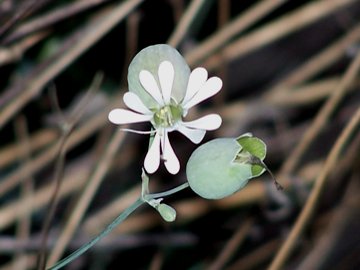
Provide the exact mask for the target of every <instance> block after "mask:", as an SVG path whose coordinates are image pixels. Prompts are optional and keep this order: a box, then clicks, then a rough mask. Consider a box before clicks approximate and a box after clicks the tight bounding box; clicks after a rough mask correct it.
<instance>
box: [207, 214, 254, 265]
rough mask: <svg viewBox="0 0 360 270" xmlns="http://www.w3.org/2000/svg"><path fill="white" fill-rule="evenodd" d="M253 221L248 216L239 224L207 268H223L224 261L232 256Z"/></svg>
mask: <svg viewBox="0 0 360 270" xmlns="http://www.w3.org/2000/svg"><path fill="white" fill-rule="evenodd" d="M253 223H254V220H253V219H251V218H249V217H247V218H245V221H244V223H243V224H241V225H240V226H239V228H238V229H237V230H236V232H235V233H234V234H233V235H232V236H231V238H230V240H229V241H228V242H227V243H226V246H225V247H224V248H223V250H222V251H221V252H220V254H219V255H218V256H217V257H216V258H215V260H214V261H213V262H212V264H211V265H210V266H209V268H208V269H209V270H217V269H224V267H225V265H226V263H227V262H228V261H229V259H230V258H231V257H232V256H233V254H234V253H235V251H236V249H238V248H239V246H240V245H241V243H242V242H243V241H244V240H245V237H246V236H247V235H248V233H249V230H250V229H251V226H252V225H253Z"/></svg>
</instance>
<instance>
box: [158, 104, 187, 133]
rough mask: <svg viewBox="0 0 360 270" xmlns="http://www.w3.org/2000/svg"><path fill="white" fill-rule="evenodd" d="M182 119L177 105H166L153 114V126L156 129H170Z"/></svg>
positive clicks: (180, 110) (180, 109)
mask: <svg viewBox="0 0 360 270" xmlns="http://www.w3.org/2000/svg"><path fill="white" fill-rule="evenodd" d="M181 117H182V108H181V106H178V105H172V104H171V105H166V106H164V107H161V108H160V109H158V110H156V111H155V113H154V118H153V121H154V124H155V126H157V127H165V128H166V127H172V126H174V125H175V124H176V123H177V122H178V121H180V120H181Z"/></svg>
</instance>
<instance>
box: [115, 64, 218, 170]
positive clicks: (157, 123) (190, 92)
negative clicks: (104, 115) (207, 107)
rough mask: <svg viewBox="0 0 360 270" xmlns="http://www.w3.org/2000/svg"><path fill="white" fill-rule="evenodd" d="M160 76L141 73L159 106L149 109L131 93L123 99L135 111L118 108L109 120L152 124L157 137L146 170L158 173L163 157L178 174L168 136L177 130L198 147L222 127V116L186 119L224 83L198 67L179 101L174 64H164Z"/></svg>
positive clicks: (147, 158) (153, 142) (168, 167)
mask: <svg viewBox="0 0 360 270" xmlns="http://www.w3.org/2000/svg"><path fill="white" fill-rule="evenodd" d="M157 73H158V74H155V75H154V74H152V73H151V72H149V71H148V70H141V71H140V73H139V80H140V83H141V85H142V87H143V88H144V89H145V91H146V92H147V93H148V94H149V95H150V96H151V97H152V98H153V99H154V101H156V107H152V108H148V107H147V106H145V105H144V103H143V102H142V101H141V99H140V97H139V96H138V95H136V94H135V93H133V92H127V93H125V95H124V97H123V100H124V103H125V104H126V106H127V107H129V109H131V111H130V110H125V109H114V110H112V111H111V112H110V113H109V120H110V122H112V123H114V124H118V125H121V124H129V123H139V122H150V123H151V124H152V126H153V127H154V133H155V136H154V138H153V141H152V144H151V146H150V148H149V150H148V153H147V154H146V157H145V161H144V167H145V169H146V171H147V172H148V173H154V172H155V171H156V170H157V169H158V168H159V165H160V159H161V158H162V159H163V160H164V164H165V167H166V169H167V170H168V171H169V172H170V173H172V174H176V173H178V172H179V170H180V163H179V160H178V158H177V157H176V155H175V153H174V150H173V148H172V146H171V144H170V141H169V136H168V133H169V132H172V131H175V130H176V131H178V132H180V133H182V134H183V135H185V136H186V137H187V138H189V139H190V140H191V141H192V142H193V143H196V144H197V143H200V142H201V140H202V139H203V138H204V136H205V133H206V131H207V130H215V129H217V128H219V127H220V125H221V121H222V120H221V117H220V116H219V115H218V114H209V115H206V116H204V117H201V118H199V119H197V120H194V121H189V122H186V121H184V120H183V118H184V117H185V116H186V115H187V112H188V110H189V109H190V108H191V107H193V106H195V105H197V104H198V103H200V102H202V101H203V100H205V99H207V98H209V97H211V96H213V95H215V94H216V93H218V92H219V91H220V89H221V87H222V81H221V79H220V78H218V77H211V78H209V79H208V73H207V71H206V69H204V68H201V67H199V68H196V69H194V70H193V71H192V72H191V74H190V76H189V80H188V83H187V88H186V92H185V96H184V97H183V99H182V100H176V98H174V97H173V96H172V88H173V82H174V77H175V71H174V67H173V64H172V63H171V62H170V61H167V60H165V61H162V62H161V63H160V65H159V68H158V72H157Z"/></svg>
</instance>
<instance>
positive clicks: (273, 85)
mask: <svg viewBox="0 0 360 270" xmlns="http://www.w3.org/2000/svg"><path fill="white" fill-rule="evenodd" d="M359 14H360V1H359V0H314V1H310V0H309V1H298V0H288V1H286V0H259V1H235V0H207V1H206V0H192V1H185V0H147V1H146V0H124V1H115V0H78V1H75V0H74V1H66V0H18V1H14V0H0V128H1V142H0V269H1V270H5V269H19V270H21V269H36V268H37V266H36V265H37V258H38V257H40V258H42V261H43V262H44V260H43V259H44V258H45V257H47V261H48V265H49V266H50V265H53V264H54V263H55V262H56V261H58V260H59V259H61V258H63V257H64V256H66V255H67V254H70V253H71V252H72V251H74V250H75V249H77V248H79V247H80V246H81V245H82V244H84V243H86V242H87V241H89V240H90V239H91V238H92V237H94V236H95V235H97V234H98V233H99V232H100V231H102V230H103V229H104V228H105V226H106V225H107V224H109V223H110V222H111V221H112V220H113V219H114V218H115V217H116V216H117V215H118V214H119V213H121V212H122V211H123V210H124V209H125V208H126V207H127V206H129V205H130V204H131V203H132V202H133V201H135V200H136V199H137V197H138V196H139V194H140V184H141V166H142V163H143V160H144V156H145V153H146V149H147V144H148V138H147V136H143V135H134V134H127V133H124V132H122V131H119V130H118V129H117V127H116V126H114V125H113V124H111V123H110V122H108V120H107V114H108V112H109V111H110V110H111V109H113V108H116V107H123V106H124V104H123V102H122V96H123V94H124V93H125V92H126V91H127V79H126V77H127V67H128V65H129V63H130V61H131V59H132V58H133V57H134V55H135V54H136V53H137V52H138V51H139V50H141V49H142V48H145V47H147V46H149V45H154V44H160V43H168V44H170V45H172V46H173V47H175V48H177V49H178V50H179V52H180V53H181V54H182V55H183V56H184V57H185V59H186V61H187V62H188V64H189V66H190V67H191V69H194V68H196V67H198V66H202V67H205V68H207V69H208V71H209V74H210V75H211V76H219V77H220V78H221V79H222V80H223V82H224V86H223V89H222V91H221V92H220V93H219V94H218V95H217V96H215V97H214V98H212V99H210V100H209V101H206V102H204V103H203V104H202V105H201V106H199V107H197V109H196V110H192V111H191V114H190V115H189V116H188V119H195V118H196V117H198V116H202V115H205V114H207V113H208V112H217V113H219V114H220V115H221V116H222V117H223V125H222V126H221V128H220V129H219V130H217V131H214V132H208V133H207V135H206V137H205V139H204V141H203V142H202V143H204V142H206V141H208V140H210V139H212V138H216V137H237V136H239V135H241V134H243V133H245V132H251V133H253V134H254V135H255V136H257V137H259V138H261V139H262V140H263V141H264V142H265V143H266V144H267V146H268V155H267V157H266V159H265V162H266V164H267V166H268V167H269V168H270V169H271V170H272V172H273V173H274V174H275V176H276V178H277V180H278V181H279V182H280V183H281V184H282V185H283V186H284V190H283V191H278V190H277V189H276V187H275V186H274V184H273V181H272V179H271V177H270V175H269V174H264V175H262V176H261V177H259V178H256V179H253V180H251V181H250V182H249V184H248V185H247V186H246V187H245V188H244V189H242V190H241V191H239V192H237V193H236V194H234V195H232V196H230V197H228V198H225V199H222V200H217V201H211V200H205V199H202V198H200V197H198V196H196V194H194V193H193V192H192V191H191V190H189V189H186V190H184V191H181V192H179V193H177V194H175V195H172V196H170V197H168V198H166V200H165V202H166V203H167V204H169V205H171V206H173V207H174V208H175V209H176V210H177V219H176V221H175V222H173V223H166V222H165V221H163V220H162V219H161V217H160V216H159V214H158V213H157V212H156V211H154V209H152V208H150V207H148V206H145V207H142V208H141V209H139V210H137V211H136V212H135V213H134V214H132V215H131V216H130V217H129V218H128V219H127V220H126V221H125V222H124V223H123V224H121V225H120V226H118V227H117V228H116V229H114V230H113V232H112V233H111V235H109V236H107V237H106V238H105V239H103V240H102V241H101V242H99V243H98V244H97V245H95V246H94V247H93V248H91V249H90V250H89V251H88V252H87V253H85V254H84V255H82V256H81V257H79V258H78V259H76V260H75V261H73V262H72V263H71V264H69V265H68V266H67V267H66V269H93V270H95V269H96V270H98V269H99V270H101V269H154V270H155V269H193V270H195V269H213V270H215V269H229V270H230V269H231V270H235V269H241V270H243V269H273V270H274V269H306V270H308V269H359V267H360V258H359V256H358V255H359V252H360V234H359V228H360V218H359V216H360V215H359V205H360V204H359V196H358V194H359V191H360V188H359V178H360V177H359V174H360V166H359V161H360V160H359V158H360V155H359V153H360V151H359V150H360V147H359V146H360V133H359V118H360V117H359V107H360V106H359V105H360V91H359V87H360V77H359V74H360V72H359V67H360V56H359V48H360V47H359V46H360V43H359V41H360V21H359ZM131 127H133V128H137V129H142V130H148V129H149V128H150V127H149V126H148V125H146V124H138V125H136V126H131ZM170 136H171V141H172V145H173V147H174V150H175V152H176V154H177V155H178V157H179V159H180V163H181V168H182V170H181V171H180V173H179V174H178V175H176V176H173V175H170V174H169V173H168V172H167V171H166V169H165V168H164V166H163V165H161V167H160V170H159V171H158V172H157V173H156V174H154V175H151V176H150V182H151V185H150V189H151V191H152V192H160V191H164V190H168V189H170V188H173V187H175V186H177V185H180V184H181V183H184V182H185V181H186V175H185V167H186V162H187V160H188V158H189V157H190V155H191V153H192V151H193V150H194V149H196V147H197V146H196V145H194V144H192V143H191V142H190V141H189V140H187V139H184V137H183V136H182V135H181V134H173V133H172V134H171V135H170ZM45 239H46V241H45ZM45 255H46V256H45ZM38 269H41V268H38Z"/></svg>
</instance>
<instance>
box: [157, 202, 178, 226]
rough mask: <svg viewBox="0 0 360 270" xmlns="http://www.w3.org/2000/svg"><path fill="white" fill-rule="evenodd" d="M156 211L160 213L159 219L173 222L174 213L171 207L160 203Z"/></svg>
mask: <svg viewBox="0 0 360 270" xmlns="http://www.w3.org/2000/svg"><path fill="white" fill-rule="evenodd" d="M156 210H157V211H158V212H159V213H160V215H161V217H162V218H163V219H164V220H165V221H167V222H173V221H174V220H175V219H176V211H175V209H174V208H172V207H171V206H169V205H167V204H165V203H160V204H159V205H158V206H157V207H156Z"/></svg>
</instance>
